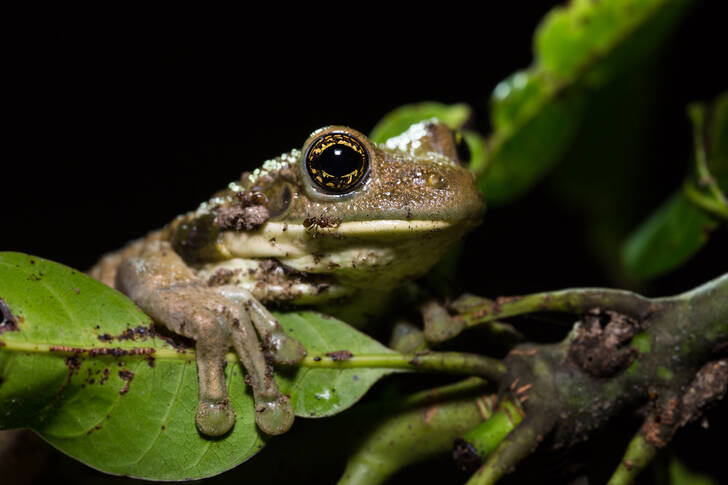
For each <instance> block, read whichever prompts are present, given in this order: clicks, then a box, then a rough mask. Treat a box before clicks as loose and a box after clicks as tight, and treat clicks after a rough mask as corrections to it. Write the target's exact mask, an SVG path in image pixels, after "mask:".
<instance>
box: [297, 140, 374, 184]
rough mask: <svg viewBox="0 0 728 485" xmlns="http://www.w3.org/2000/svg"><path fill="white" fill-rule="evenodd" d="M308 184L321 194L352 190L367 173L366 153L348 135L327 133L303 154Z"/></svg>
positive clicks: (361, 144) (362, 146) (365, 150)
mask: <svg viewBox="0 0 728 485" xmlns="http://www.w3.org/2000/svg"><path fill="white" fill-rule="evenodd" d="M305 166H306V170H307V171H308V174H309V175H310V177H311V180H313V181H314V183H315V184H316V185H317V186H318V187H319V188H320V189H322V190H323V191H324V192H329V193H333V194H343V193H346V192H349V191H351V190H353V189H354V188H355V187H356V186H357V184H359V182H361V180H362V179H363V178H364V176H365V175H366V174H367V172H368V170H369V152H368V151H367V149H366V147H365V146H364V144H363V143H362V142H361V141H359V140H358V139H357V138H356V137H354V136H352V135H350V134H348V133H339V132H333V133H327V134H325V135H321V136H320V137H319V138H317V139H315V140H314V141H313V142H312V143H311V144H310V145H309V148H308V150H307V151H306V153H305Z"/></svg>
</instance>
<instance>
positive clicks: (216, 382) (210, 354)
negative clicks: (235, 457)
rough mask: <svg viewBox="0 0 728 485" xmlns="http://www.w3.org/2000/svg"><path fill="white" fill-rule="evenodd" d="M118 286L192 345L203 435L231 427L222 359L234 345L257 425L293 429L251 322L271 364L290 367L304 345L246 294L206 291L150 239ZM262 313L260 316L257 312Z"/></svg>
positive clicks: (123, 269) (125, 267)
mask: <svg viewBox="0 0 728 485" xmlns="http://www.w3.org/2000/svg"><path fill="white" fill-rule="evenodd" d="M116 287H117V288H118V289H119V290H121V291H122V292H124V293H126V294H127V295H129V297H130V298H131V299H132V300H134V302H135V303H136V304H137V305H139V307H140V308H141V309H142V310H144V311H145V312H146V313H147V314H149V315H150V316H151V317H152V318H153V319H154V320H155V321H156V322H158V323H161V324H163V325H165V326H166V327H167V328H169V329H170V330H172V331H173V332H175V333H178V334H180V335H184V336H186V337H189V338H193V339H195V341H196V344H195V346H196V351H197V370H198V382H199V398H198V408H197V414H196V416H195V421H196V424H197V428H198V429H199V430H200V432H201V433H203V434H206V435H210V436H220V435H222V434H225V433H226V432H228V431H229V430H230V429H231V428H232V426H233V424H234V423H235V413H234V412H233V410H232V408H231V406H230V402H229V399H228V395H227V389H226V387H225V375H224V365H225V354H226V352H227V350H228V348H229V347H230V346H233V347H234V349H235V351H236V353H237V354H238V356H239V358H240V361H241V362H242V364H243V366H244V367H245V371H246V379H245V381H246V383H248V384H249V385H250V386H251V388H252V389H253V396H254V399H255V411H256V416H255V418H256V422H257V423H258V426H259V427H260V429H261V430H263V431H264V432H266V433H268V434H281V433H284V432H285V431H287V430H288V429H289V428H290V427H291V425H292V424H293V417H294V414H293V408H292V406H291V403H290V400H289V398H288V396H285V395H283V394H281V392H280V390H279V389H278V386H277V385H276V383H275V380H274V379H273V369H272V368H271V367H270V366H269V365H268V364H267V363H266V359H265V356H264V354H263V351H262V350H261V345H260V342H259V341H258V337H257V336H256V333H255V330H254V328H253V325H252V324H251V323H253V324H255V326H256V327H257V328H258V331H259V333H260V335H261V337H262V338H263V341H264V343H265V344H266V345H265V347H266V353H267V354H268V355H270V357H272V359H273V360H274V361H277V362H282V363H287V364H293V363H295V362H298V361H299V360H300V359H301V358H303V356H304V355H305V350H304V348H303V346H302V345H301V344H300V343H298V342H297V341H296V340H294V339H292V338H290V337H288V336H287V335H285V333H284V332H283V330H282V329H281V328H280V325H279V324H278V322H277V321H275V319H274V318H273V316H272V315H270V313H268V312H267V310H265V308H264V307H263V306H262V305H261V304H260V303H259V302H258V301H257V300H255V298H254V297H253V296H252V295H250V294H249V293H247V292H244V291H238V292H234V291H233V290H232V289H230V288H227V289H226V288H225V287H219V288H214V289H213V288H209V287H207V286H206V285H205V284H204V283H202V282H200V281H199V280H198V279H197V278H196V277H195V275H194V274H193V272H192V271H191V270H190V268H189V267H188V266H187V265H186V264H185V262H184V261H183V260H182V258H181V257H180V256H179V255H178V254H177V253H176V252H175V251H174V250H173V249H172V248H171V247H170V245H169V243H168V242H166V241H154V242H151V243H150V244H149V245H147V246H146V247H145V248H144V249H143V250H142V252H141V254H139V255H138V256H137V257H134V258H129V259H127V260H125V261H123V262H122V263H121V264H120V265H119V268H118V271H117V274H116ZM261 309H262V310H261Z"/></svg>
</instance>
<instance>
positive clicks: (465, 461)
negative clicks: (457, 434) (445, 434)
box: [452, 438, 483, 474]
mask: <svg viewBox="0 0 728 485" xmlns="http://www.w3.org/2000/svg"><path fill="white" fill-rule="evenodd" d="M452 458H453V461H454V462H455V466H457V467H458V469H459V470H461V471H463V472H465V473H467V474H472V473H475V471H476V470H477V469H478V468H480V465H482V464H483V461H482V460H481V458H480V455H478V451H477V450H476V449H475V447H474V446H473V445H471V444H470V443H468V442H467V441H465V440H464V439H462V438H455V442H454V443H453V450H452Z"/></svg>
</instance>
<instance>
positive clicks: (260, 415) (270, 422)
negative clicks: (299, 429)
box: [255, 395, 295, 435]
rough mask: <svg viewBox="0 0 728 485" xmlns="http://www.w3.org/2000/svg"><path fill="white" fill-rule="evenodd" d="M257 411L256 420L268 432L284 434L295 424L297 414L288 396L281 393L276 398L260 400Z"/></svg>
mask: <svg viewBox="0 0 728 485" xmlns="http://www.w3.org/2000/svg"><path fill="white" fill-rule="evenodd" d="M255 411H256V413H255V422H256V423H258V427H259V428H260V429H261V430H263V432H265V433H267V434H270V435H279V434H283V433H285V432H286V431H288V430H289V429H290V428H291V426H292V425H293V419H294V417H295V415H294V412H293V405H292V404H291V400H290V399H289V398H288V396H285V395H280V396H278V398H276V399H273V400H270V401H265V402H260V403H258V405H257V406H256V408H255Z"/></svg>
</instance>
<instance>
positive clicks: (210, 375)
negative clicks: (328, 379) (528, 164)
mask: <svg viewBox="0 0 728 485" xmlns="http://www.w3.org/2000/svg"><path fill="white" fill-rule="evenodd" d="M462 148H463V147H462V145H460V144H459V143H458V140H457V138H456V137H455V136H454V135H453V133H452V132H451V131H450V130H449V129H448V128H447V127H446V126H445V125H444V124H443V123H441V122H439V121H437V120H436V119H432V120H429V121H425V122H421V123H418V124H415V125H413V126H412V127H411V128H410V129H409V130H408V131H406V132H405V133H403V134H401V135H399V136H397V137H394V138H391V139H389V140H387V141H386V142H384V143H382V144H376V143H373V142H372V141H371V140H369V139H368V138H367V137H366V136H365V135H363V134H362V133H360V132H358V131H356V130H354V129H351V128H347V127H344V126H330V127H326V128H322V129H320V130H318V131H316V132H314V133H313V134H312V135H311V136H310V137H309V138H308V140H307V141H306V142H305V144H304V146H303V148H302V149H301V150H292V151H290V152H288V153H285V154H283V155H281V156H279V157H277V158H274V159H272V160H268V161H266V162H265V163H263V165H262V166H261V167H260V168H258V169H256V170H255V171H253V172H246V173H243V175H242V177H241V178H240V180H238V181H236V182H232V183H230V184H229V185H228V186H227V188H226V189H224V190H222V191H220V192H218V193H216V194H214V195H213V196H212V198H210V199H209V200H208V201H207V202H204V203H202V204H201V205H200V206H199V207H198V208H197V210H194V211H192V212H189V213H187V214H184V215H181V216H179V217H177V218H176V219H174V220H173V221H172V222H171V223H170V224H169V225H168V226H166V227H165V228H163V229H161V230H158V231H155V232H152V233H151V234H149V235H147V236H146V237H144V238H142V239H139V240H136V241H134V242H131V243H130V244H128V245H127V246H126V247H124V248H122V249H120V250H118V251H116V252H114V253H110V254H108V255H106V256H104V257H103V258H102V259H101V260H100V261H99V262H98V264H97V265H96V266H94V268H92V269H91V271H90V274H91V276H93V277H95V278H96V279H98V280H100V281H102V282H104V283H106V284H108V285H109V286H112V287H115V288H116V289H118V290H120V291H121V292H123V293H125V294H126V295H128V296H129V297H130V298H131V299H132V300H133V301H134V302H135V303H136V304H137V305H138V306H139V307H140V308H141V309H142V310H143V311H144V312H146V313H147V314H149V315H150V316H151V317H152V318H153V319H154V321H155V322H156V323H157V324H160V325H164V326H166V327H167V328H168V329H170V330H171V331H173V332H175V333H178V334H181V335H183V336H185V337H189V338H192V339H194V340H195V347H196V355H197V369H198V384H199V395H198V408H197V413H196V416H195V421H196V425H197V428H198V430H199V431H200V432H201V433H202V434H205V435H208V436H220V435H223V434H225V433H227V432H228V431H229V430H230V429H231V428H232V426H233V425H234V422H235V413H234V412H233V410H232V407H231V405H230V403H229V399H228V396H227V391H226V387H225V376H224V364H225V354H226V352H227V350H228V348H229V347H230V346H232V347H233V348H234V350H235V352H236V353H237V355H238V357H239V358H240V361H241V362H242V365H243V366H244V368H245V371H246V377H245V381H246V383H247V384H248V385H250V386H251V388H252V390H253V395H254V400H255V406H256V422H257V425H258V427H259V428H260V429H261V430H262V431H264V432H265V433H268V434H271V435H276V434H281V433H283V432H285V431H287V430H288V429H289V428H290V426H291V425H292V423H293V418H294V412H293V408H292V405H291V403H290V400H289V397H288V396H286V395H283V394H282V393H281V392H280V391H279V389H278V387H277V385H276V382H275V380H274V379H273V370H272V367H271V364H270V362H273V363H278V364H284V365H286V364H287V365H292V364H295V363H297V362H298V361H300V360H301V359H302V358H303V357H304V356H305V353H306V351H305V349H304V347H303V346H302V345H301V344H300V343H299V342H298V341H296V340H295V339H293V338H292V337H290V336H288V335H287V334H286V333H285V332H284V330H283V329H282V328H281V325H280V324H279V323H278V322H277V321H276V319H275V318H274V317H273V315H271V313H270V312H269V311H268V310H267V308H266V307H267V306H277V307H280V306H286V307H294V306H295V307H299V306H316V307H319V308H320V307H321V305H332V304H336V303H341V304H343V303H346V302H348V301H351V300H352V299H353V298H355V297H358V296H361V297H362V298H363V299H364V300H366V299H367V297H368V294H372V295H374V294H382V293H383V292H388V291H390V290H391V289H393V288H395V287H396V286H398V285H400V284H401V283H403V282H404V281H406V280H409V279H412V278H415V277H418V276H421V275H422V274H424V273H425V272H426V271H427V270H428V269H429V268H430V267H431V266H432V265H433V264H434V263H435V262H436V261H437V260H438V258H439V257H440V256H441V255H442V254H443V253H444V251H445V250H446V248H447V247H448V245H449V244H450V243H451V242H453V241H456V240H458V239H459V238H461V237H462V236H463V235H464V234H465V232H466V231H468V230H469V229H471V228H473V227H474V226H475V225H477V224H478V223H479V221H480V219H481V217H482V214H483V211H484V207H485V206H484V202H483V198H482V197H481V195H480V193H479V191H478V190H477V189H476V187H475V184H474V180H473V175H472V174H471V172H469V171H468V170H467V169H466V168H465V167H464V166H463V165H462V164H463V163H466V162H467V160H462V158H463V154H464V153H465V150H462Z"/></svg>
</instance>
